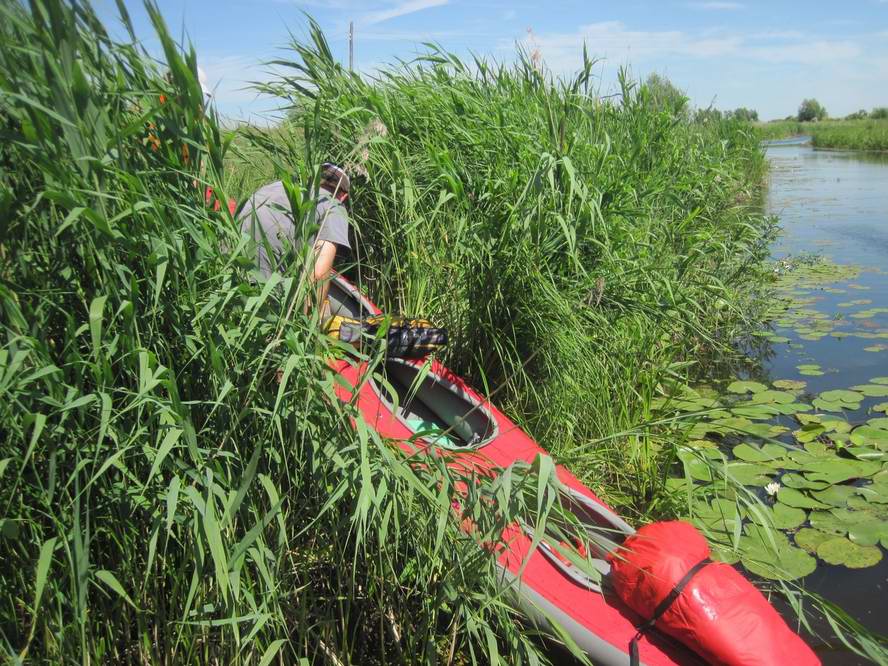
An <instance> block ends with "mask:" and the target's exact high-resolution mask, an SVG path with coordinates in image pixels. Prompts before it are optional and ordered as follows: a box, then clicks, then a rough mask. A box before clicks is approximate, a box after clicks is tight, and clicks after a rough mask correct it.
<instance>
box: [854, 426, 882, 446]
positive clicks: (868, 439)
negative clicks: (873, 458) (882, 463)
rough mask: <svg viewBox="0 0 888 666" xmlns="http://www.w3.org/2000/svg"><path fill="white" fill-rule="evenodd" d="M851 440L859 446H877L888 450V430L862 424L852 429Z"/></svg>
mask: <svg viewBox="0 0 888 666" xmlns="http://www.w3.org/2000/svg"><path fill="white" fill-rule="evenodd" d="M851 441H852V442H854V443H855V444H857V445H858V446H875V447H876V448H879V449H882V450H888V430H882V429H881V428H874V427H873V426H871V425H862V426H859V427H857V428H855V429H854V430H852V431H851Z"/></svg>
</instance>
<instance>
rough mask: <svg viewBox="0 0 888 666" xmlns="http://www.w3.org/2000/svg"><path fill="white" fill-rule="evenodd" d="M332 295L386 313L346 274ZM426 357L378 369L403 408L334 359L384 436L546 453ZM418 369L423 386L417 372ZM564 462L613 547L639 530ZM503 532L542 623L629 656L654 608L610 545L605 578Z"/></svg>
mask: <svg viewBox="0 0 888 666" xmlns="http://www.w3.org/2000/svg"><path fill="white" fill-rule="evenodd" d="M329 297H330V305H331V310H332V314H333V315H342V316H346V317H353V318H356V319H360V318H361V317H363V316H366V315H371V314H379V313H380V312H379V310H378V309H377V307H376V306H375V305H374V304H373V303H372V302H371V301H369V300H368V299H367V298H366V297H364V296H363V295H362V294H361V293H360V292H359V291H358V290H357V289H356V288H355V287H354V286H353V285H351V284H350V283H348V282H347V281H346V280H345V279H343V278H341V277H336V278H334V280H332V281H331V284H330V293H329ZM425 365H426V363H425V362H424V361H407V360H403V359H389V360H388V361H387V362H386V363H385V365H384V367H383V368H376V369H375V370H374V372H376V373H380V374H382V375H384V377H385V380H386V382H387V383H388V384H389V385H390V386H391V387H392V388H394V390H395V391H396V392H397V393H398V398H399V399H398V401H397V408H395V405H394V404H393V403H392V402H391V401H390V399H389V397H388V395H387V394H386V393H385V392H383V391H380V389H379V387H378V386H377V385H376V383H375V382H374V381H373V380H372V379H369V380H368V379H367V378H366V377H365V374H366V372H367V367H366V364H358V365H356V364H355V362H354V361H353V360H352V361H349V360H340V361H336V362H335V363H334V366H333V367H334V370H336V371H337V372H338V373H340V375H341V376H342V377H343V378H344V379H345V380H346V381H347V384H348V385H349V386H352V387H359V388H358V394H357V395H356V396H355V395H354V392H353V391H349V390H347V389H345V388H342V387H339V388H337V391H338V393H339V397H340V398H341V399H342V400H345V401H349V400H353V401H354V402H355V404H356V405H357V407H358V409H359V410H360V411H361V413H362V415H363V417H364V419H365V421H366V422H367V424H368V425H369V426H370V427H372V428H374V429H375V430H376V431H377V432H379V434H380V435H382V436H383V437H386V438H390V439H394V440H400V441H404V442H405V447H409V446H410V445H408V444H406V442H407V441H408V440H410V439H411V438H413V439H415V433H416V432H429V431H430V430H433V429H437V430H438V431H446V432H447V436H446V437H445V438H443V441H442V439H441V438H436V439H435V442H434V444H433V445H434V446H437V447H440V448H444V449H449V450H452V451H461V452H465V456H460V464H461V465H462V466H463V467H465V465H470V466H473V467H474V468H476V469H479V470H481V471H484V472H489V471H491V469H492V468H493V469H502V468H506V467H508V466H509V465H511V464H513V463H515V462H518V461H524V462H527V463H532V462H533V461H534V460H535V458H536V457H537V456H538V455H540V454H543V455H547V454H546V452H545V451H544V450H543V449H542V448H541V447H540V446H539V445H538V444H537V443H536V442H534V441H533V440H532V439H531V438H530V437H529V436H528V435H527V434H525V433H524V432H523V431H522V430H521V429H520V428H519V427H518V426H517V425H515V424H514V423H513V422H512V421H510V420H509V419H508V418H507V417H506V416H505V415H504V414H502V413H501V412H500V411H499V410H497V409H496V407H494V406H493V405H492V404H490V403H489V402H488V401H487V400H485V399H484V398H483V397H482V396H480V395H478V394H477V393H475V391H473V390H472V389H471V388H470V387H469V386H468V385H467V384H466V383H465V382H464V381H463V380H462V379H460V378H459V377H457V376H455V375H454V374H453V373H452V372H450V371H449V370H448V369H447V368H446V367H444V366H443V365H441V364H440V363H438V362H437V361H433V362H432V363H431V367H430V368H425V367H424V366H425ZM421 371H422V372H421ZM420 376H421V380H420V381H419V383H418V388H417V386H416V380H417V379H419V378H420ZM411 387H412V390H411ZM430 445H431V444H430ZM409 450H412V448H411V449H409ZM556 469H557V475H558V478H559V480H560V481H561V483H562V484H563V486H564V488H563V491H564V495H565V496H566V497H567V498H568V500H569V503H570V509H571V510H572V511H573V513H574V514H575V515H576V516H577V517H578V518H579V519H580V520H581V521H582V522H583V523H585V524H586V525H588V526H589V528H591V529H596V528H597V529H599V530H602V529H603V530H605V531H608V533H609V534H610V535H611V536H612V537H613V539H614V541H615V543H614V548H616V547H617V546H618V545H619V543H620V542H622V541H623V540H624V539H625V538H627V537H629V536H631V535H633V534H634V533H635V530H634V529H633V528H632V527H631V526H629V525H628V524H627V523H626V522H625V521H624V520H622V519H621V518H620V517H619V516H618V515H616V514H615V513H614V512H613V511H612V510H611V509H610V507H608V506H607V505H606V504H605V503H604V502H602V501H601V500H600V499H599V498H598V497H596V496H595V494H594V493H593V492H592V491H591V490H589V489H588V488H587V487H585V486H584V485H583V484H582V483H580V481H579V480H578V479H577V478H576V477H575V476H573V474H571V473H570V472H569V471H567V470H566V469H565V468H563V467H561V466H557V467H556ZM505 536H506V538H505V539H504V542H505V543H507V544H508V546H507V548H506V549H505V550H504V551H503V552H502V553H501V555H500V556H499V559H498V564H499V566H500V567H501V569H502V572H503V578H504V581H505V582H508V583H512V584H513V587H514V589H515V591H516V592H517V594H518V597H519V600H520V603H521V605H522V606H523V607H524V609H525V610H526V611H527V612H528V613H529V614H530V615H531V616H532V617H534V618H536V619H537V621H538V622H539V623H540V624H541V625H543V626H545V625H546V624H547V623H548V622H549V620H548V618H553V619H554V620H555V621H557V622H558V623H559V625H560V627H561V629H562V630H564V631H566V632H567V633H568V634H569V635H570V636H571V638H572V639H573V640H574V641H575V642H576V644H577V645H579V646H580V647H581V648H582V649H583V650H584V651H585V652H586V653H587V654H588V656H589V658H590V659H591V661H592V662H593V663H594V664H598V665H605V666H611V665H612V666H627V665H628V664H629V663H630V656H629V646H630V643H631V642H632V640H633V638H635V637H636V634H637V633H638V630H637V627H639V626H640V625H642V624H644V622H645V620H647V619H649V618H646V617H641V616H640V615H638V614H637V613H636V612H635V611H633V610H632V609H631V608H630V607H629V606H627V605H626V604H625V603H624V602H623V601H621V599H620V598H619V597H618V596H617V595H616V594H615V593H614V592H613V591H612V590H611V589H610V586H609V584H608V582H609V576H608V574H609V573H610V568H611V565H610V563H609V562H608V559H607V558H608V553H605V552H601V553H594V554H593V555H595V556H597V559H595V558H593V560H592V561H593V563H594V564H595V566H596V568H597V569H598V570H599V571H600V572H602V573H603V574H604V580H605V581H606V583H605V584H604V585H603V586H602V585H599V584H598V583H597V582H595V581H593V580H592V579H591V578H590V577H588V576H587V575H586V574H585V573H583V572H582V571H581V570H580V569H579V568H577V567H574V566H573V565H572V564H570V563H569V562H568V561H567V560H566V559H565V558H563V557H561V556H559V555H558V554H557V553H555V552H554V551H553V550H552V549H551V548H550V547H548V546H547V545H546V544H545V543H540V544H539V545H538V546H537V547H536V548H535V550H534V551H533V552H530V550H531V547H532V545H533V539H532V535H530V534H528V533H527V531H526V530H523V529H521V528H520V527H518V526H516V527H514V528H512V529H510V530H509V533H508V534H506V535H505ZM525 559H526V560H527V561H526V562H525ZM522 565H524V568H523V571H522V570H521V567H522ZM519 572H520V576H519ZM623 596H624V597H625V595H623ZM775 615H776V613H775ZM778 617H779V616H778ZM637 647H638V656H639V660H640V664H647V665H648V666H661V665H667V664H704V663H706V662H705V661H703V659H701V658H700V657H699V656H697V654H695V653H694V652H691V651H690V650H688V649H687V648H686V647H685V646H683V645H681V644H680V643H679V642H678V641H676V640H675V639H673V638H671V637H669V636H666V635H664V634H661V633H660V632H658V631H657V630H656V629H653V630H650V631H646V632H644V634H643V635H642V636H641V637H640V638H639V640H638V641H637ZM762 663H763V662H762Z"/></svg>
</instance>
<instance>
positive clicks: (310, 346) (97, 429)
mask: <svg viewBox="0 0 888 666" xmlns="http://www.w3.org/2000/svg"><path fill="white" fill-rule="evenodd" d="M118 7H119V10H120V14H121V18H122V20H123V23H124V26H125V27H126V29H127V30H128V31H129V35H130V41H129V42H127V43H119V42H115V41H113V40H112V39H111V37H110V36H109V35H108V33H107V32H106V31H105V29H104V28H103V26H102V25H101V23H100V22H99V20H98V18H97V17H96V15H95V13H94V12H93V11H92V9H91V8H90V6H89V5H88V4H85V3H81V2H76V3H74V2H71V3H68V2H64V1H63V0H33V2H31V3H30V5H29V6H28V7H25V6H23V5H21V4H19V3H17V2H3V3H2V4H0V26H2V27H0V32H2V36H3V39H2V40H0V41H2V43H0V126H2V128H3V133H4V140H3V143H2V145H0V163H2V164H3V165H4V169H3V171H2V173H0V256H2V257H3V263H2V269H0V270H2V273H0V303H2V313H3V314H2V319H0V326H2V338H0V396H2V400H0V478H2V481H3V483H2V486H0V507H2V514H0V519H2V536H0V559H2V561H3V563H4V566H3V574H2V576H0V651H2V654H3V658H4V659H5V660H8V661H10V662H11V663H19V662H25V661H27V662H51V663H76V662H79V663H92V662H101V663H105V662H107V663H135V662H139V663H145V662H150V663H188V662H191V663H210V662H214V663H259V664H263V665H265V664H269V663H271V662H272V661H275V662H277V663H293V662H295V661H298V660H300V659H303V660H307V661H309V662H313V661H318V662H321V661H329V662H331V663H337V662H339V663H352V662H360V663H367V662H370V663H390V662H394V663H404V662H407V661H409V662H414V661H422V662H430V663H431V662H437V661H439V660H441V659H442V658H443V659H444V660H447V661H449V662H451V663H452V662H454V661H459V662H460V663H463V662H466V661H480V662H485V663H486V662H496V661H497V660H498V656H497V655H498V654H501V653H502V654H508V655H509V661H510V662H512V663H523V662H524V661H528V662H531V663H537V662H538V661H539V660H540V659H544V657H543V656H542V655H541V653H540V651H541V647H540V645H539V644H538V643H536V642H534V641H533V640H532V635H531V634H529V633H527V632H525V631H521V630H520V629H519V626H518V625H517V624H516V623H515V621H514V620H515V617H516V615H515V611H514V610H513V609H512V607H511V606H510V605H509V604H507V603H506V601H505V599H504V597H503V596H502V590H501V588H500V586H499V582H498V578H497V576H496V569H495V563H494V560H493V558H492V557H491V556H490V555H489V553H487V552H486V551H484V550H483V549H480V548H478V541H479V540H482V539H483V540H493V541H495V540H496V539H497V535H498V534H500V533H501V531H502V528H503V526H504V525H505V524H506V523H507V522H510V521H512V520H514V518H515V516H516V513H517V512H518V511H522V512H523V509H524V507H525V505H526V503H525V502H524V501H522V500H520V498H521V496H522V495H521V493H522V492H524V491H523V490H522V488H528V489H537V488H539V487H540V486H539V485H538V482H537V478H538V477H539V475H540V472H541V470H542V471H544V476H545V478H544V479H543V481H544V483H543V485H542V487H543V488H544V493H545V495H546V497H545V498H544V501H543V502H542V503H541V504H540V505H538V504H537V502H536V501H535V500H534V501H533V502H531V503H530V506H531V508H532V510H530V511H529V512H528V513H527V514H526V515H528V516H531V520H533V521H534V522H537V523H542V524H544V523H545V521H546V516H547V513H548V512H549V511H550V510H552V509H557V501H556V500H557V493H556V482H555V478H554V475H553V473H552V468H551V465H548V466H545V465H544V463H543V462H542V461H541V462H540V463H539V464H538V467H537V468H531V469H528V470H523V471H522V470H514V472H513V473H512V474H510V475H508V476H507V477H504V478H503V479H499V480H493V481H490V480H484V482H483V483H481V482H479V483H475V482H474V480H472V479H464V478H462V477H460V476H459V475H458V474H457V473H456V472H454V471H452V470H450V469H449V468H448V467H447V466H446V464H445V463H446V460H445V459H444V458H441V457H436V456H429V455H423V454H419V453H417V454H415V455H414V456H412V457H411V458H410V459H407V458H405V455H404V454H403V453H402V452H400V450H399V449H397V448H393V447H392V445H391V444H390V443H389V442H385V441H382V440H381V439H380V438H379V436H378V435H377V434H376V433H375V432H373V431H371V430H370V429H368V428H367V427H366V426H365V425H363V423H362V422H361V421H360V419H357V420H355V421H354V423H355V425H353V420H354V419H355V417H356V416H357V414H356V411H355V409H354V408H353V407H352V406H351V405H349V404H344V403H342V402H341V401H340V399H339V398H338V396H337V395H336V392H335V391H336V386H337V382H336V377H335V376H334V375H333V374H332V372H331V370H330V368H329V365H328V361H329V359H330V358H331V357H335V356H336V355H337V354H339V353H341V352H339V351H337V349H335V348H333V347H331V342H330V340H329V339H328V338H327V337H326V336H324V335H322V334H321V333H320V331H319V327H318V322H317V321H316V319H315V318H312V317H310V316H305V315H303V314H302V303H303V302H304V299H305V298H307V287H306V285H305V283H304V281H302V280H301V279H300V276H301V271H302V270H303V269H304V264H302V265H300V264H299V263H298V262H296V263H294V265H293V266H292V268H290V269H289V270H288V271H287V272H286V273H284V274H283V275H275V276H273V277H272V278H271V279H270V280H268V281H263V280H261V279H259V278H258V277H257V276H256V275H255V273H254V272H253V271H252V267H253V262H254V254H253V251H252V248H251V247H250V246H249V243H248V241H247V239H245V238H244V237H242V236H241V234H240V233H239V230H238V227H237V225H236V223H235V222H234V220H232V219H231V217H230V216H229V215H228V213H227V211H224V210H223V211H222V212H218V213H217V212H214V211H213V210H212V207H211V206H208V205H207V203H206V201H205V199H204V188H205V186H207V185H209V186H212V187H213V188H214V189H215V190H216V192H217V193H218V195H219V196H221V197H226V196H227V195H228V194H229V192H228V189H229V185H230V183H231V182H232V181H231V180H230V179H229V178H230V177H229V176H227V175H226V169H225V157H226V152H227V151H228V150H229V148H230V145H231V141H232V138H233V137H232V136H231V135H230V134H226V133H225V132H223V131H222V130H221V129H220V127H219V124H218V120H217V118H216V115H215V112H214V111H213V109H212V108H211V107H207V106H206V104H205V102H204V99H203V95H202V92H201V89H200V86H199V84H198V81H197V76H196V57H195V53H194V51H193V50H192V49H186V50H182V49H180V47H178V46H177V45H176V44H175V43H174V42H173V40H172V39H171V37H170V35H169V33H168V31H167V29H166V27H165V25H164V23H163V20H162V18H161V16H160V12H159V11H158V9H157V6H156V5H155V4H154V3H153V2H148V3H147V4H146V7H147V9H148V12H149V15H150V17H151V21H152V23H153V26H154V29H155V32H156V34H157V37H158V39H159V42H160V45H161V47H162V50H163V54H164V67H165V68H166V71H162V70H161V69H159V67H158V66H156V65H154V64H152V61H151V60H150V58H149V57H148V55H147V53H145V52H144V51H143V50H142V48H141V47H140V46H139V44H138V42H137V40H136V37H135V35H134V33H133V29H132V25H131V24H130V22H129V19H128V18H127V12H126V8H125V6H124V4H123V3H122V2H121V3H118ZM306 164H314V162H312V161H310V160H305V161H303V162H302V163H301V164H296V165H295V166H293V165H291V166H292V168H291V170H290V174H291V175H293V176H294V177H295V178H297V179H298V181H300V182H302V183H309V182H310V181H311V180H312V178H316V177H317V174H316V173H315V172H314V169H310V168H308V167H306V166H305V165H306ZM234 182H235V183H237V181H236V180H235V181H234ZM294 191H295V193H296V194H295V196H296V201H294V204H295V205H296V207H297V210H299V212H300V215H303V216H305V217H306V218H309V216H310V214H311V210H312V206H311V204H310V202H307V201H304V200H301V199H300V194H299V192H300V188H296V189H295V190H294ZM302 256H303V258H304V259H305V260H306V261H307V257H308V253H307V251H306V252H303V255H302ZM279 371H280V379H278V374H279ZM460 488H462V490H459V491H458V489H460ZM527 492H530V490H528V491H527ZM516 498H517V499H516ZM454 506H458V507H459V509H458V510H455V509H454ZM537 506H542V512H541V513H539V514H536V517H533V516H534V514H535V509H534V507H537ZM490 507H494V508H495V509H496V510H495V511H490V510H482V508H485V509H489V508H490ZM461 513H465V514H466V515H470V516H472V517H473V521H474V523H475V525H476V526H477V527H476V530H477V532H476V533H475V534H474V535H473V534H470V533H466V532H465V531H463V530H461V529H460V528H459V524H460V515H459V514H461Z"/></svg>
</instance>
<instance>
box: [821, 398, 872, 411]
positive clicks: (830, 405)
mask: <svg viewBox="0 0 888 666" xmlns="http://www.w3.org/2000/svg"><path fill="white" fill-rule="evenodd" d="M811 404H812V405H814V407H815V408H816V409H821V410H823V411H824V412H841V411H842V410H843V409H850V410H852V411H853V410H856V409H860V403H859V402H839V401H837V400H827V399H825V398H815V399H814V400H813V401H812V403H811Z"/></svg>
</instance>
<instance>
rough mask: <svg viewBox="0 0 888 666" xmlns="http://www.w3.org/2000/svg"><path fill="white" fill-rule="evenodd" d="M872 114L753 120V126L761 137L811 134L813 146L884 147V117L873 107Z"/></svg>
mask: <svg viewBox="0 0 888 666" xmlns="http://www.w3.org/2000/svg"><path fill="white" fill-rule="evenodd" d="M856 115H857V114H855V116H856ZM873 116H874V117H867V118H866V119H858V118H856V119H848V120H822V121H818V122H799V121H796V120H778V121H774V122H769V123H761V124H757V125H756V126H755V129H756V132H758V134H759V136H760V137H761V139H762V140H775V139H786V138H789V137H793V136H802V135H805V136H810V137H811V143H812V144H813V145H814V146H815V147H817V148H845V149H848V150H888V118H884V117H882V115H881V111H880V109H874V110H873Z"/></svg>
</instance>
